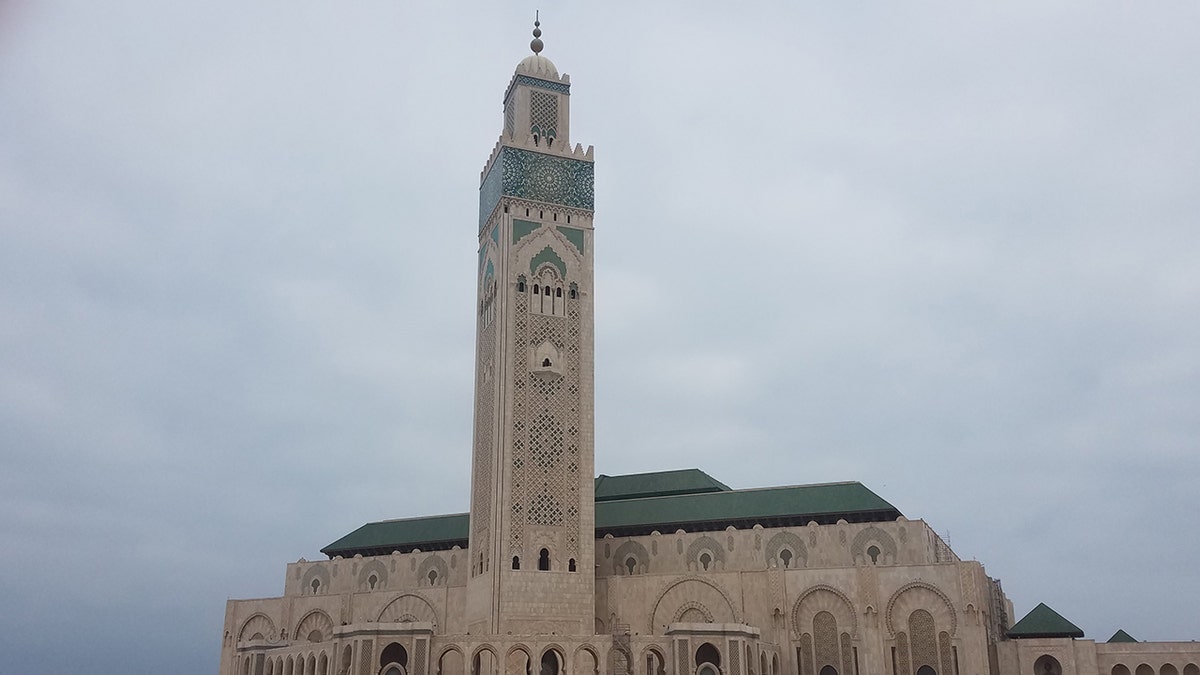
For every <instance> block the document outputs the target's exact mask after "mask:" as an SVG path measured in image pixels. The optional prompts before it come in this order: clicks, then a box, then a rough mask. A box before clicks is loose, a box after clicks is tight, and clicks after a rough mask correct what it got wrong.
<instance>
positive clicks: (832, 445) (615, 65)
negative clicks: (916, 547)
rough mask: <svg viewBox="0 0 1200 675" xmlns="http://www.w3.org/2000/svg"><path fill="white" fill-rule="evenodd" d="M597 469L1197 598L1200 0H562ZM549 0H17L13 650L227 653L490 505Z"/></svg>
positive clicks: (1032, 572) (1006, 567) (1008, 580)
mask: <svg viewBox="0 0 1200 675" xmlns="http://www.w3.org/2000/svg"><path fill="white" fill-rule="evenodd" d="M560 4H562V3H556V4H555V5H554V6H546V5H545V3H543V6H542V7H541V10H542V19H543V28H544V30H545V36H544V39H545V41H546V45H547V46H546V51H545V55H547V56H549V57H550V58H552V59H553V60H554V61H555V62H556V63H557V64H558V66H559V69H560V70H561V71H563V72H567V73H570V74H571V76H572V81H573V91H572V106H571V107H572V112H573V114H574V119H573V124H572V136H573V140H574V141H579V142H582V143H584V144H585V145H587V144H594V145H595V147H596V158H597V162H596V193H597V217H596V222H597V225H596V265H597V274H596V282H597V292H596V297H597V300H596V353H597V359H596V372H597V382H596V396H597V402H596V437H597V447H596V455H597V456H596V466H597V470H598V471H600V472H604V473H608V474H614V473H624V472H636V471H648V470H658V469H670V468H680V467H693V466H695V467H700V468H703V469H705V470H707V471H709V472H710V473H712V474H713V475H714V476H716V477H718V478H719V479H721V480H723V481H725V482H726V483H728V484H730V485H732V486H734V487H754V486H763V485H775V484H780V483H811V482H825V481H840V480H860V481H862V482H863V483H865V484H866V485H867V486H868V487H870V488H872V489H873V490H875V491H876V492H878V493H879V494H880V495H881V496H883V497H884V498H885V499H888V500H889V501H890V502H892V503H893V504H895V505H896V506H897V508H899V509H900V510H901V511H902V512H903V513H905V514H906V515H907V516H908V517H910V518H923V519H925V520H927V521H928V522H929V523H930V524H931V525H932V526H933V527H934V528H935V529H936V530H937V531H938V532H939V533H941V534H942V536H943V537H944V538H946V539H947V540H949V542H950V543H951V545H952V546H953V548H954V549H955V550H956V551H957V552H958V554H959V555H960V556H962V557H963V558H976V559H978V560H980V561H982V562H983V563H984V564H985V565H986V567H987V571H988V573H989V574H990V575H992V576H995V577H999V578H1001V579H1002V580H1003V583H1004V588H1005V590H1006V591H1007V592H1008V594H1009V596H1010V597H1011V598H1012V600H1013V602H1014V603H1015V605H1016V611H1017V614H1018V616H1022V615H1024V613H1025V612H1027V611H1029V609H1031V608H1032V607H1033V606H1034V605H1036V604H1037V603H1038V602H1042V601H1044V602H1046V603H1048V604H1049V605H1051V606H1052V607H1054V608H1055V609H1057V610H1058V611H1059V612H1061V613H1062V614H1064V615H1066V616H1067V617H1068V618H1069V619H1071V620H1073V621H1074V622H1075V623H1077V624H1078V625H1079V626H1080V627H1082V628H1083V629H1084V631H1085V632H1086V633H1087V636H1088V637H1089V638H1094V639H1098V640H1105V639H1107V638H1108V637H1109V636H1110V635H1111V634H1112V633H1113V632H1114V631H1115V630H1116V629H1118V628H1124V629H1125V630H1127V631H1128V632H1130V633H1131V634H1133V635H1134V636H1135V637H1137V638H1139V639H1158V640H1163V639H1177V640H1178V639H1189V640H1190V639H1196V638H1200V614H1198V613H1197V612H1196V599H1197V597H1198V596H1200V565H1197V563H1196V561H1197V560H1198V559H1200V536H1198V535H1197V532H1200V501H1198V496H1197V484H1198V483H1200V459H1198V457H1200V265H1198V264H1197V262H1198V261H1200V229H1198V227H1197V221H1198V219H1200V190H1198V189H1197V185H1198V184H1200V123H1198V122H1197V120H1200V85H1197V83H1196V71H1197V66H1198V65H1200V40H1197V39H1196V35H1197V26H1198V24H1200V9H1198V8H1197V5H1196V4H1195V3H1194V2H1161V3H1134V2H1108V1H1102V2H1055V3H1046V2H1023V1H1019V2H1006V3H1003V6H1002V7H988V6H974V7H972V6H967V5H965V4H964V3H950V2H946V3H939V2H930V3H911V4H907V5H901V4H898V3H812V4H807V3H806V4H803V5H801V4H798V3H786V4H783V3H781V4H779V5H772V4H761V5H759V6H758V7H757V9H754V10H749V9H735V6H736V5H735V4H730V3H701V2H689V3H675V2H670V3H667V2H664V3H654V4H650V5H649V6H647V5H648V3H630V4H622V3H586V4H585V3H566V4H567V6H566V7H563V6H559V5H560ZM533 9H534V6H533V5H532V4H530V3H496V2H491V3H480V4H465V3H412V2H400V1H398V0H390V1H388V2H382V1H375V0H359V1H357V2H353V3H332V2H328V3H309V2H295V0H289V1H287V2H284V1H282V0H269V1H268V0H263V1H260V2H254V3H245V2H232V1H230V0H212V1H209V2H192V3H178V2H176V3H165V2H151V1H148V0H143V1H141V2H138V1H133V0H111V1H109V2H82V1H76V2H65V1H41V2H34V1H33V0H7V1H4V2H0V542H2V545H3V547H4V549H5V555H3V556H0V608H2V611H0V671H3V672H23V673H61V672H66V671H68V670H78V669H80V668H81V667H84V666H87V669H88V670H90V671H92V672H111V673H117V672H120V673H159V672H163V670H164V668H165V667H167V666H168V664H169V667H170V669H171V670H172V671H173V672H179V673H188V674H191V673H196V674H200V673H212V672H215V670H216V665H217V657H218V653H219V648H220V637H221V629H222V620H223V616H224V604H225V600H226V599H227V598H230V597H235V598H241V597H261V596H272V595H278V594H279V593H281V592H282V587H283V572H284V564H285V563H287V562H289V561H295V560H297V559H299V558H301V557H305V558H308V559H316V558H320V557H321V555H320V553H319V549H320V548H321V547H322V546H324V545H326V544H328V543H330V542H332V541H333V540H334V539H337V538H338V537H339V536H341V535H343V534H345V533H346V532H348V531H350V530H352V529H354V528H355V527H357V526H358V525H360V524H362V523H364V522H367V521H370V520H378V519H382V518H393V517H403V516H416V515H423V514H433V513H443V512H448V511H464V510H466V508H467V493H468V482H469V475H470V468H469V465H468V458H469V450H470V448H469V438H470V433H471V432H470V426H471V410H472V404H471V397H472V390H471V388H472V367H473V364H472V351H473V349H472V345H473V330H474V324H473V320H474V313H473V306H474V267H473V265H474V256H475V250H476V241H475V228H476V222H477V221H476V209H477V203H478V202H477V195H476V191H477V188H478V180H479V170H480V168H481V167H482V165H483V162H484V160H485V159H486V158H487V155H488V153H489V152H490V150H491V147H492V145H493V143H494V142H495V140H496V137H497V135H498V134H499V131H500V128H501V123H502V114H501V96H502V95H503V92H504V88H505V86H506V85H507V83H508V80H509V78H510V76H511V74H512V70H513V68H514V66H515V65H516V63H517V62H518V61H519V60H520V59H521V58H522V57H523V56H525V55H526V54H527V53H528V46H527V45H528V41H529V39H530V36H529V30H530V28H531V26H530V21H531V19H532V15H533Z"/></svg>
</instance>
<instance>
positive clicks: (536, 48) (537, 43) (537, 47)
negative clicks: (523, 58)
mask: <svg viewBox="0 0 1200 675" xmlns="http://www.w3.org/2000/svg"><path fill="white" fill-rule="evenodd" d="M541 25H542V22H541V21H538V20H537V19H536V18H535V19H534V20H533V40H532V41H531V42H530V43H529V48H530V49H532V50H533V53H534V54H541V53H542V48H543V47H545V46H546V45H545V43H543V42H542V29H541V28H540V26H541Z"/></svg>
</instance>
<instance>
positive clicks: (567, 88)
mask: <svg viewBox="0 0 1200 675" xmlns="http://www.w3.org/2000/svg"><path fill="white" fill-rule="evenodd" d="M522 84H523V85H525V86H527V87H539V88H541V89H549V90H550V91H557V92H558V93H560V94H567V95H568V96H570V95H571V85H569V84H563V83H562V82H555V81H553V80H543V79H540V78H536V77H530V76H528V75H518V76H517V77H516V79H514V80H513V82H512V84H510V85H509V86H508V90H507V91H505V92H504V103H505V104H508V97H509V96H512V93H513V91H514V90H515V89H516V88H517V86H518V85H522Z"/></svg>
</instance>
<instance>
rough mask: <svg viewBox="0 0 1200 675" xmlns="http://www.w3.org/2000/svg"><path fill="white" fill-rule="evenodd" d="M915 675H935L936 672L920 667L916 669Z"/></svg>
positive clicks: (927, 667) (926, 667)
mask: <svg viewBox="0 0 1200 675" xmlns="http://www.w3.org/2000/svg"><path fill="white" fill-rule="evenodd" d="M917 675H937V671H936V670H934V669H933V668H930V667H929V666H921V667H920V668H917Z"/></svg>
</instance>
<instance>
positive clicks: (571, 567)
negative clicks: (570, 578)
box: [567, 558, 575, 572]
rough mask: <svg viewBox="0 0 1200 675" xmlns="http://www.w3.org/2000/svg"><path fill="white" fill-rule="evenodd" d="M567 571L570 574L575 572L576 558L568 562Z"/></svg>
mask: <svg viewBox="0 0 1200 675" xmlns="http://www.w3.org/2000/svg"><path fill="white" fill-rule="evenodd" d="M567 571H568V572H574V571H575V559H574V558H571V559H570V560H568V561H567Z"/></svg>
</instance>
